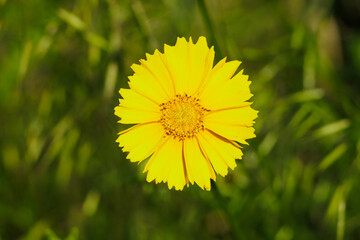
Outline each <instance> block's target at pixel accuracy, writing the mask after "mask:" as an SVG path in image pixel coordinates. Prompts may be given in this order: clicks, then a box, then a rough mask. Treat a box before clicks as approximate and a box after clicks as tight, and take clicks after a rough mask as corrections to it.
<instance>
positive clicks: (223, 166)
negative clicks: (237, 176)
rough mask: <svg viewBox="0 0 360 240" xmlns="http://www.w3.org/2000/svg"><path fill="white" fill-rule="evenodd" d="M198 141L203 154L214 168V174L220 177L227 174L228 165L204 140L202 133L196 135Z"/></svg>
mask: <svg viewBox="0 0 360 240" xmlns="http://www.w3.org/2000/svg"><path fill="white" fill-rule="evenodd" d="M198 139H199V142H200V145H201V146H202V148H203V150H204V152H205V153H206V154H207V156H208V158H209V160H210V162H211V164H212V166H213V167H214V170H215V172H217V173H218V174H220V175H221V176H225V175H226V174H227V173H228V164H227V163H226V161H225V160H224V159H223V158H222V156H221V154H220V153H218V152H217V151H216V150H215V148H214V147H213V146H211V145H210V144H209V141H208V140H207V139H206V135H204V134H203V133H200V134H198Z"/></svg>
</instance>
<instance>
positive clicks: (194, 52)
mask: <svg viewBox="0 0 360 240" xmlns="http://www.w3.org/2000/svg"><path fill="white" fill-rule="evenodd" d="M188 54H189V56H188V58H189V60H188V64H189V76H190V81H189V83H188V86H187V89H186V91H187V93H188V94H190V95H193V94H194V93H195V92H196V90H197V89H198V88H199V86H200V84H201V83H202V82H203V81H204V80H205V78H206V76H207V75H208V74H209V72H210V70H211V68H212V67H213V62H214V54H215V52H214V48H211V49H209V47H208V46H207V42H206V38H205V37H199V40H198V41H197V43H196V44H193V43H192V41H191V38H190V41H189V51H188Z"/></svg>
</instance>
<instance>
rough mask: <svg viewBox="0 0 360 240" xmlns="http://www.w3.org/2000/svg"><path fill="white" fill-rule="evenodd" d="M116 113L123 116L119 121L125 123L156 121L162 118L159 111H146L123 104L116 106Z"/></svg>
mask: <svg viewBox="0 0 360 240" xmlns="http://www.w3.org/2000/svg"><path fill="white" fill-rule="evenodd" d="M115 115H116V116H118V117H120V118H121V119H120V120H119V121H118V122H119V123H123V124H134V123H145V122H155V121H159V120H160V112H159V111H145V110H138V109H131V108H125V107H122V106H117V107H115Z"/></svg>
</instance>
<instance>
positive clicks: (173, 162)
mask: <svg viewBox="0 0 360 240" xmlns="http://www.w3.org/2000/svg"><path fill="white" fill-rule="evenodd" d="M214 55H215V52H214V49H213V47H211V48H210V49H209V48H208V46H207V43H206V39H205V37H200V38H199V40H198V41H197V43H195V44H194V43H193V42H192V40H191V38H190V40H189V41H186V39H185V38H178V39H177V42H176V44H175V46H168V45H165V48H164V53H161V52H159V51H158V50H155V52H154V54H153V55H149V54H147V55H146V60H140V64H139V65H138V64H133V65H132V66H131V68H132V69H133V70H134V72H135V73H134V75H132V76H130V77H129V80H130V81H129V87H130V89H120V94H121V96H122V97H123V99H120V104H119V106H117V107H115V115H117V116H118V117H120V118H121V119H120V120H119V123H122V124H136V125H134V126H133V127H130V128H128V129H126V130H125V131H122V132H120V133H119V137H118V139H117V140H116V141H117V142H118V143H119V146H120V147H123V151H125V152H129V154H128V155H127V158H128V159H130V161H132V162H141V161H143V160H145V159H148V158H149V159H148V162H147V164H146V166H145V169H144V172H147V178H146V180H147V181H148V182H151V181H153V180H155V182H156V183H159V182H167V184H168V187H169V189H171V188H172V187H175V189H176V190H182V189H183V188H184V186H185V184H186V185H189V183H191V184H194V183H196V184H197V185H199V186H200V187H201V188H202V189H206V190H210V179H213V180H214V181H215V180H216V174H220V175H221V176H225V175H226V174H227V173H228V168H231V169H234V168H235V167H236V162H235V159H241V157H242V155H243V154H242V151H241V149H240V145H239V143H241V144H247V143H246V140H247V139H249V138H253V137H255V134H254V128H253V127H252V126H253V124H254V119H255V118H256V117H257V111H255V110H253V109H252V108H251V107H250V105H251V102H247V100H249V98H251V96H252V94H251V93H250V89H249V85H250V81H248V76H246V75H243V71H240V72H239V73H237V74H235V73H236V70H237V68H238V67H239V65H240V63H241V62H239V61H230V62H226V58H225V59H223V60H221V61H220V62H218V63H217V64H216V65H215V66H213V62H214Z"/></svg>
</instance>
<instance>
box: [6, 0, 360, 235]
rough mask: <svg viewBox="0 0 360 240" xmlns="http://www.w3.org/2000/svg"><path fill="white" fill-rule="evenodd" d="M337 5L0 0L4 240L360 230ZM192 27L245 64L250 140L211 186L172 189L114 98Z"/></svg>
mask: <svg viewBox="0 0 360 240" xmlns="http://www.w3.org/2000/svg"><path fill="white" fill-rule="evenodd" d="M354 2H356V1H354ZM346 4H347V3H346V2H341V1H321V0H317V1H300V0H297V1H275V0H271V1H267V0H255V1H252V0H243V1H236V0H229V1H216V0H206V1H205V0H198V1H193V0H182V1H180V0H178V1H172V0H155V1H144V0H121V1H116V0H108V1H100V0H91V1H82V0H74V1H69V0H66V1H40V0H36V1H25V0H18V1H10V0H0V136H1V137H0V239H1V240H8V239H22V240H36V239H49V240H57V239H66V240H76V239H169V240H171V239H246V240H247V239H276V240H290V239H307V240H311V239H337V240H342V239H354V240H355V239H359V238H360V206H359V199H360V188H359V186H360V140H359V136H360V110H359V109H360V97H359V90H360V84H359V81H358V80H359V78H360V58H359V56H360V31H359V30H358V29H359V26H360V25H359V24H358V25H356V24H357V23H356V22H355V20H356V19H357V20H359V19H358V18H356V16H360V14H357V13H359V11H358V10H356V7H355V4H356V3H353V5H354V6H352V5H346ZM348 4H351V3H350V2H349V3H348ZM344 9H345V10H346V11H345V10H344ZM343 10H344V11H343ZM356 11H358V12H356ZM349 14H353V15H351V16H354V17H353V18H351V17H349V16H350V15H349ZM347 17H348V18H347ZM349 19H353V20H354V19H355V20H354V21H353V22H351V21H350V22H349ZM201 35H204V36H206V37H207V38H208V40H209V41H210V44H211V45H215V49H216V59H217V60H219V59H220V58H221V57H223V56H227V57H228V59H229V60H235V59H237V60H241V61H242V62H243V63H242V65H241V67H242V68H244V69H245V74H248V75H249V76H250V80H251V81H252V85H251V91H252V92H253V93H254V97H253V98H252V100H253V101H254V104H253V106H254V108H255V109H257V110H259V118H258V119H257V120H256V124H255V129H256V135H257V138H255V139H252V140H250V141H249V142H250V146H247V147H245V148H244V157H243V160H240V161H238V167H237V168H236V169H235V170H234V171H231V173H230V174H229V175H228V176H227V177H226V178H225V179H224V178H221V177H219V178H218V180H217V182H216V184H214V185H213V190H212V191H211V192H205V191H202V190H200V188H198V187H195V186H192V187H190V188H186V189H185V190H184V191H182V192H177V191H174V190H172V191H169V190H168V189H167V186H166V185H165V184H160V185H155V184H153V183H151V184H149V183H147V182H146V181H145V175H143V174H142V173H141V169H142V168H143V165H142V164H140V166H137V165H136V164H131V163H130V162H129V161H128V160H126V159H125V156H126V155H125V154H124V153H122V151H121V150H120V148H119V147H118V146H117V144H116V143H115V139H116V136H117V132H118V131H120V130H121V129H124V128H125V126H119V124H117V123H116V122H117V117H115V116H114V114H113V108H114V106H115V105H117V104H118V98H119V94H118V93H117V91H118V89H119V88H120V87H127V86H128V85H127V76H128V75H130V74H132V71H131V69H130V65H131V64H132V63H135V62H137V61H138V60H139V59H141V58H144V57H145V53H147V52H149V53H153V51H154V50H155V49H156V48H158V49H159V50H161V51H162V50H163V44H164V43H167V44H170V45H173V44H174V43H175V41H176V37H178V36H185V37H187V38H188V37H189V36H192V38H193V39H197V38H198V37H199V36H201ZM149 140H150V141H151V139H149Z"/></svg>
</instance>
